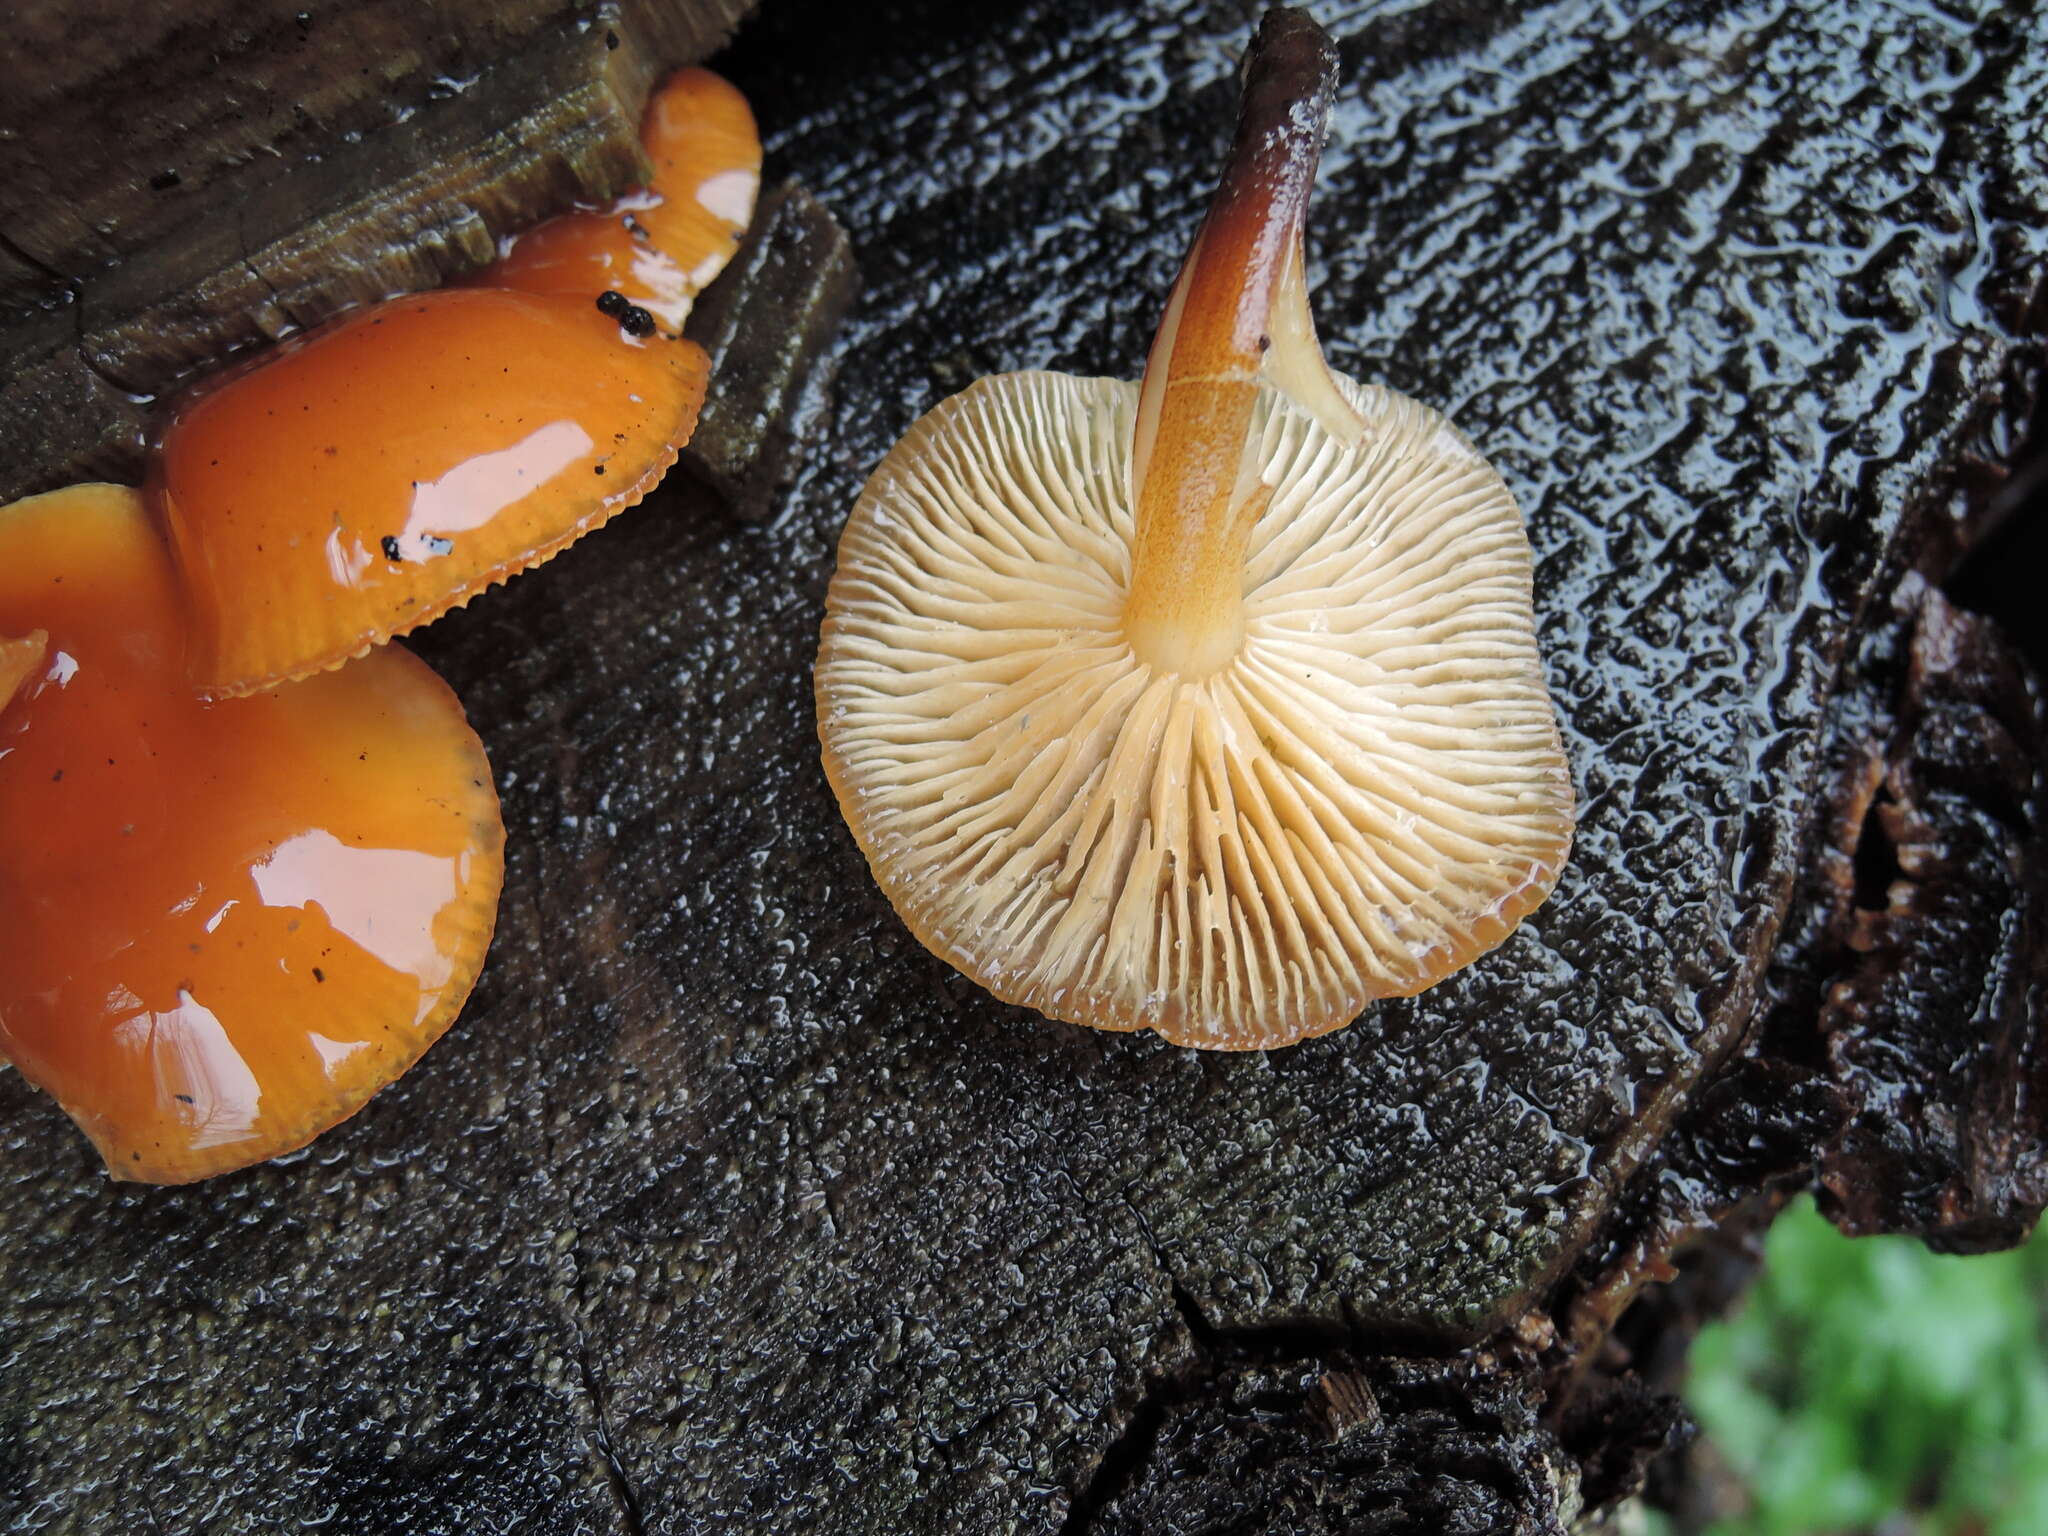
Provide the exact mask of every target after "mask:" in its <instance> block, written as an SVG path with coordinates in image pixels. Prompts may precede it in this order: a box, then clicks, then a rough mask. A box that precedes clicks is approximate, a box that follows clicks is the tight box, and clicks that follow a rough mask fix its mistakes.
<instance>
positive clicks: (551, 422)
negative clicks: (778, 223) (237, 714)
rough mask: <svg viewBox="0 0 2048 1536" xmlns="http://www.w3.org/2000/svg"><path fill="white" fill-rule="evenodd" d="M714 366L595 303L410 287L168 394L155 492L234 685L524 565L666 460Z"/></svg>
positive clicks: (216, 690) (263, 679) (366, 636)
mask: <svg viewBox="0 0 2048 1536" xmlns="http://www.w3.org/2000/svg"><path fill="white" fill-rule="evenodd" d="M708 371H709V364H708V362H707V360H706V358H705V356H704V353H703V351H702V349H701V348H698V347H696V346H694V345H692V344H691V343H689V342H682V341H669V340H652V341H642V340H637V339H635V338H632V337H629V336H625V335H623V334H622V333H621V331H620V329H619V328H618V327H617V326H616V325H612V324H610V323H608V322H605V321H604V320H603V318H602V317H601V316H599V315H598V314H597V313H596V311H595V310H594V309H593V307H592V306H591V305H590V304H589V303H587V302H576V301H572V300H569V299H564V298H557V297H550V296H543V295H536V294H525V293H509V292H497V291H484V290H455V291H442V292H437V293H423V294H415V295H413V296H411V297H408V298H403V299H393V300H391V301H389V302H386V303H383V304H376V305H372V306H370V307H368V308H366V309H363V310H359V311H356V312H355V313H353V314H350V315H348V316H345V317H343V318H342V319H340V320H337V321H335V322H333V323H332V324H329V325H326V326H323V327H321V328H320V329H318V330H315V331H312V332H309V333H308V334H306V335H305V336H303V337H295V338H293V339H292V340H290V341H287V342H285V343H284V344H283V345H281V346H279V347H277V348H275V349H274V350H272V351H269V352H266V353H265V354H264V355H263V356H261V357H260V358H258V359H256V360H255V361H254V362H252V363H251V364H249V365H247V366H245V367H243V368H241V369H239V370H235V371H232V372H230V373H227V374H224V375H222V376H220V377H218V378H217V379H214V380H211V381H209V382H207V383H205V384H203V385H201V386H200V387H199V388H197V389H196V390H195V391H193V392H192V393H191V394H189V395H187V396H186V397H184V398H183V399H182V400H181V401H179V402H178V403H177V405H176V407H175V408H174V410H173V413H172V414H171V416H170V417H169V419H168V421H167V423H166V425H165V427H164V429H163V432H162V436H161V441H160V443H159V445H158V452H157V456H156V462H155V465H154V468H153V470H152V473H151V477H150V485H149V493H150V496H151V498H152V501H153V503H154V506H155V509H156V511H157V514H158V515H159V516H160V517H161V519H162V520H163V524H164V527H165V531H166V533H167V535H168V537H169V539H170V541H171V546H172V551H173V554H174V556H175V558H176V561H177V566H178V572H179V575H180V577H181V578H182V580H183V583H184V586H185V591H186V594H187V597H188V599H189V602H190V604H191V607H192V612H193V619H194V626H195V627H194V631H193V636H192V648H191V650H192V654H191V668H192V681H193V683H194V685H195V686H197V687H198V688H199V689H200V691H201V692H202V693H205V694H207V695H209V696H212V697H226V696H231V695H236V694H244V693H250V692H254V691H256V690H258V689H262V688H267V687H270V686H271V685H273V684H275V683H278V682H281V681H283V680H285V679H287V678H293V677H304V676H306V675H307V674H309V673H313V672H317V671H320V670H322V669H323V668H327V667H334V666H339V665H340V664H341V663H342V662H344V661H346V660H347V659H348V658H350V657H351V656H357V655H361V654H362V653H363V652H364V651H366V650H368V649H369V648H370V647H371V646H372V645H375V644H377V643H379V642H381V641H383V640H387V639H389V638H390V637H391V636H393V635H397V634H402V633H404V632H405V631H406V630H409V629H412V628H414V627H415V626H417V625H420V624H424V623H426V622H427V621H428V620H430V619H433V618H436V617H438V616H439V615H441V614H442V613H445V612H446V611H447V610H449V609H450V608H454V607H459V606H460V605H461V604H463V603H466V602H468V601H469V600H470V599H471V598H472V597H474V596H475V595H476V594H477V593H478V592H481V591H482V590H484V589H485V588H486V587H488V586H490V585H491V584H492V583H494V582H498V581H502V580H504V579H505V578H506V577H508V576H512V575H514V574H516V573H517V572H519V571H521V570H524V569H526V568H527V567H529V566H533V565H538V564H539V563H540V562H541V561H543V560H546V559H548V558H549V557H550V556H552V555H554V554H555V553H557V552H558V551H559V550H561V549H562V548H564V547H565V546H567V545H568V544H570V543H572V542H573V541H575V540H576V539H577V538H580V537H581V536H582V535H583V534H585V533H588V532H589V531H590V530H591V529H593V528H597V527H601V526H602V525H603V524H604V523H605V522H606V521H607V520H609V519H610V518H611V517H612V516H613V515H614V514H615V513H617V512H619V511H620V510H622V509H623V508H626V507H629V506H631V505H633V504H634V503H635V502H637V501H639V500H640V499H641V498H642V497H643V496H645V495H646V494H647V492H648V491H649V490H651V489H653V487H654V485H655V484H656V483H657V482H658V481H659V480H660V479H661V476H662V474H663V473H664V472H665V471H666V470H667V468H668V466H669V465H670V464H672V463H674V462H675V458H676V452H677V450H678V448H679V447H680V446H681V445H682V444H683V443H684V442H686V441H687V440H688V439H689V436H690V431H691V429H692V428H693V427H694V426H695V424H696V420H697V412H698V409H699V407H700V406H701V405H702V403H703V398H704V383H705V376H706V374H707V372H708Z"/></svg>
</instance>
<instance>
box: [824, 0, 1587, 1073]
mask: <svg viewBox="0 0 2048 1536" xmlns="http://www.w3.org/2000/svg"><path fill="white" fill-rule="evenodd" d="M1336 62H1337V54H1336V49H1335V46H1334V45H1333V44H1332V43H1331V42H1330V39H1329V38H1328V36H1327V35H1326V34H1324V33H1323V31H1322V30H1321V29H1320V28H1319V27H1317V26H1316V25H1315V23H1314V22H1313V21H1311V20H1310V19H1309V18H1308V16H1307V15H1306V14H1305V13H1303V12H1300V11H1295V10H1275V11H1272V12H1270V13H1268V15H1267V17H1266V19H1265V21H1264V23H1263V24H1262V26H1261V27H1260V30H1259V35H1258V39H1257V41H1256V42H1255V43H1254V45H1253V48H1252V52H1251V54H1250V56H1249V57H1248V58H1247V60H1246V67H1245V74H1244V92H1243V102H1242V107H1241V112H1240V117H1239V122H1238V132H1237V139H1236V143H1235V147H1234V148H1233V150H1232V154H1231V159H1230V162H1229V164H1228V166H1227V167H1226V169H1225V172H1224V176H1223V181H1222V185H1221V187H1220V188H1219V189H1218V191H1217V194H1216V198H1215V200H1214V201H1213V202H1212V203H1211V205H1210V209H1209V213H1208V216H1207V217H1206V219H1205V220H1204V222H1203V224H1202V227H1201V230H1200V231H1199V233H1198V234H1197V235H1196V237H1195V241H1194V244H1193V247H1192V249H1191V250H1190V252H1189V255H1188V259H1187V262H1186V264H1185V266H1184V267H1183V269H1182V272H1181V276H1180V279H1179V281H1178V283H1177V284H1176V285H1175V288H1174V291H1173V294H1172V296H1171V298H1170V299H1169V301H1168V303H1167V306H1166V310H1165V314H1164V316H1163V318H1162V320H1161V322H1160V326H1159V331H1158V333H1157V336H1156V339H1155V340H1154V342H1153V346H1152V350H1151V354H1150V357H1149V359H1148V361H1147V364H1146V369H1145V379H1144V383H1143V385H1142V387H1139V386H1133V385H1129V384H1122V383H1118V382H1117V381H1115V380H1110V379H1081V378H1070V377H1068V376H1066V375H1062V374H1055V373H1013V374H1003V375H1000V376H997V377H994V378H987V379H982V380H980V381H978V382H977V383H975V384H974V385H972V386H971V387H970V388H968V389H967V390H965V391H963V392H962V393H960V394H958V395H955V396H953V397H952V398H951V399H949V400H945V401H942V402H941V403H940V404H939V405H937V406H936V407H934V408H933V409H932V410H931V411H930V412H928V413H927V414H926V415H925V417H924V418H923V419H922V420H921V421H919V422H918V423H916V424H915V425H914V426H913V427H912V428H911V429H910V431H909V433H907V434H906V435H905V437H904V438H903V440H902V441H901V442H899V443H898V444H897V445H896V447H895V448H894V449H893V450H892V451H891V452H890V454H889V456H888V457H887V458H886V459H884V460H883V462H882V464H881V465H880V466H879V467H878V468H877V469H876V471H875V473H874V474H873V476H872V477H871V478H870V479H869V481H868V484H867V486H866V488H865V489H864V490H863V491H862V493H861V497H860V500H859V502H858V503H857V504H856V505H855V507H854V509H853V513H852V515H851V517H850V518H849V519H848V521H847V525H846V531H845V534H844V535H843V537H842V538H841V540H840V546H839V564H838V568H837V570H836V571H835V573H834V575H833V578H832V584H831V587H830V589H829V591H828V592H827V594H826V600H825V625H824V633H823V637H822V640H821V643H820V646H819V651H818V663H817V673H816V683H817V702H818V732H819V736H820V739H821V743H822V746H823V750H824V762H825V771H826V775H827V777H828V778H829V779H830V781H831V785H832V789H833V792H834V794H835V795H836V796H837V797H838V800H839V804H840V808H841V809H842V810H843V811H844V813H845V815H846V819H847V823H848V825H849V826H850V827H851V828H852V830H853V833H854V836H855V838H856V840H857V841H858V842H859V843H860V846H861V849H862V851H863V852H864V853H865V854H866V855H867V858H868V862H869V865H870V867H871V868H872V869H873V871H874V874H875V876H876V878H877V880H878V881H879V882H880V884H881V886H882V888H883V890H884V892H885V893H886V894H887V895H888V897H889V899H890V901H891V902H892V903H893V904H894V906H895V908H896V910H897V912H898V913H899V914H900V915H901V916H902V917H903V919H904V921H905V923H906V924H907V925H908V926H909V928H910V929H911V931H912V932H913V933H914V934H915V935H916V936H917V937H918V938H919V939H920V940H921V941H922V942H923V943H924V944H926V945H927V946H928V947H929V948H931V949H932V950H933V951H935V952H936V953H937V954H939V955H941V956H943V957H944V958H945V959H946V960H948V961H949V962H951V963H952V964H953V965H955V966H957V967H958V968H959V969H961V970H962V971H965V972H966V973H967V974H968V975H969V976H971V977H973V978H974V979H975V980H976V981H978V982H980V983H981V984H982V985H983V986H985V987H987V988H988V989H989V990H990V991H992V992H994V993H995V994H996V995H997V996H999V997H1002V998H1004V999H1005V1000H1007V1001H1010V1002H1016V1003H1022V1004H1025V1005H1027V1006H1029V1007H1032V1008H1036V1009H1038V1010H1040V1011H1041V1012H1043V1013H1046V1014H1049V1015H1051V1016H1052V1017H1054V1018H1059V1019H1065V1020H1069V1021H1072V1022H1075V1023H1080V1024H1087V1025H1093V1026H1095V1027H1098V1028H1103V1029H1120V1030H1130V1029H1153V1030H1157V1031H1158V1032H1159V1033H1160V1034H1161V1035H1163V1036H1165V1037H1166V1038H1167V1039H1168V1040H1171V1041H1173V1042H1175V1043H1176V1044H1182V1045H1191V1046H1200V1047H1205V1048H1210V1049H1226V1050H1244V1049H1259V1048H1266V1047H1272V1046H1282V1045H1288V1044H1292V1043H1293V1042H1295V1041H1297V1040H1301V1039H1303V1038H1306V1037H1308V1036H1311V1035H1316V1034H1321V1033H1323V1032H1325V1031H1328V1030H1332V1029H1337V1028H1341V1027H1342V1026H1344V1025H1345V1024H1348V1023H1350V1022H1351V1020H1353V1019H1354V1018H1356V1017H1357V1016H1358V1014H1359V1012H1360V1010H1362V1009H1363V1008H1364V1007H1366V1005H1367V1004H1369V1003H1371V1002H1372V1001H1373V1000H1374V999H1377V998H1383V997H1392V996H1406V995H1409V994H1412V993H1415V992H1419V991H1421V990H1423V989H1424V988H1426V987H1430V986H1433V985H1435V984H1436V983H1437V982H1439V981H1441V980H1442V979H1443V978H1444V977H1446V976H1447V975H1449V974H1450V973H1451V972H1453V971H1455V970H1457V969H1458V968H1459V967H1461V966H1464V965H1466V964H1468V963H1470V962H1471V961H1472V960H1474V959H1475V958H1477V957H1478V956H1479V955H1480V954H1482V953H1484V952H1485V951H1486V950H1488V949H1490V948H1492V947H1493V946H1494V945H1496V944H1498V943H1500V942H1501V941H1502V940H1503V939H1504V938H1506V937H1507V935H1508V934H1509V933H1510V932H1512V931H1513V929H1514V927H1515V925H1516V924H1517V923H1518V922H1520V921H1521V920H1522V918H1523V917H1524V916H1526V915H1527V914H1528V913H1529V912H1530V911H1532V910H1533V909H1534V908H1535V907H1536V906H1537V905H1538V904H1539V903H1541V902H1542V901H1543V899H1544V898H1545V897H1546V896H1547V895H1548V894H1549V893H1550V891H1551V888H1552V887H1553V886H1554V885H1555V884H1556V881H1557V879H1558V875H1559V873H1560V871H1561V870H1562V868H1563V865H1564V860H1565V857H1566V855H1567V853H1568V851H1569V849H1570V846H1571V838H1572V808H1573V797H1572V784H1571V775H1570V772H1569V769H1568V766H1567V764H1566V762H1565V759H1564V751H1563V745H1562V742H1561V740H1560V736H1559V732H1558V727H1557V719H1556V716H1555V714H1554V712H1553V711H1552V709H1551V706H1550V700H1549V696H1548V694H1547V693H1546V691H1545V689H1544V683H1543V670H1542V665H1541V662H1540V659H1539V657H1538V655H1537V651H1536V634H1535V620H1534V611H1533V606H1532V559H1531V555H1530V549H1529V542H1528V537H1527V534H1526V533H1525V531H1524V529H1523V526H1522V519H1521V514H1520V512H1519V510H1518V509H1517V508H1516V506H1515V501H1514V497H1513V496H1512V495H1511V494H1510V492H1509V491H1508V488H1507V486H1506V485H1505V484H1504V483H1503V482H1502V480H1501V477H1500V476H1499V475H1498V474H1497V473H1495V472H1494V470H1493V469H1492V468H1491V467H1490V466H1489V465H1488V464H1487V463H1486V461H1485V460H1484V459H1483V458H1482V457H1481V456H1480V455H1479V453H1478V451H1477V450H1476V449H1475V448H1474V447H1473V446H1472V444H1471V443H1470V442H1468V441H1467V440H1466V439H1465V437H1464V436H1463V435H1462V434H1461V433H1459V432H1458V431H1457V429H1456V428H1454V427H1453V426H1451V424H1450V423H1449V422H1447V421H1446V420H1445V419H1444V418H1443V417H1442V416H1441V415H1439V414H1438V413H1437V412H1436V411H1433V410H1431V409H1430V408H1429V407H1428V406H1425V405H1421V404H1419V403H1417V402H1416V401H1413V400H1407V399H1404V398H1402V397H1401V396H1399V395H1397V394H1394V393H1393V392H1392V391H1390V390H1386V389H1381V388H1377V387H1370V386H1360V385H1357V384H1354V383H1351V382H1350V381H1348V380H1343V379H1339V378H1337V377H1335V376H1333V375H1332V374H1331V373H1330V372H1329V370H1328V369H1327V368H1326V367H1325V365H1324V362H1323V357H1322V352H1321V349H1320V348H1319V347H1318V345H1317V343H1316V338H1315V328H1314V325H1313V323H1312V321H1311V319H1310V313H1309V306H1308V290H1307V284H1306V280H1305V277H1304V272H1305V263H1304V261H1303V257H1302V227H1303V220H1304V216H1305V212H1306V208H1307V204H1308V196H1309V190H1310V187H1311V186H1312V184H1313V182H1314V178H1315V168H1316V162H1317V159H1318V157H1319V156H1320V153H1321V150H1322V141H1323V131H1324V125H1325V123H1326V120H1327V116H1328V111H1329V103H1330V97H1331V93H1332V90H1333V88H1334V85H1335V79H1336Z"/></svg>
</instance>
